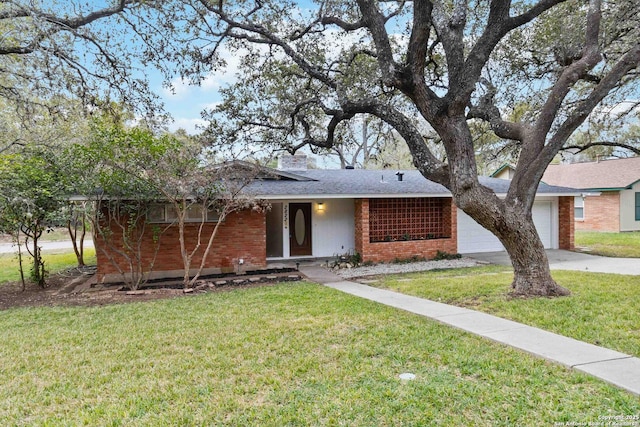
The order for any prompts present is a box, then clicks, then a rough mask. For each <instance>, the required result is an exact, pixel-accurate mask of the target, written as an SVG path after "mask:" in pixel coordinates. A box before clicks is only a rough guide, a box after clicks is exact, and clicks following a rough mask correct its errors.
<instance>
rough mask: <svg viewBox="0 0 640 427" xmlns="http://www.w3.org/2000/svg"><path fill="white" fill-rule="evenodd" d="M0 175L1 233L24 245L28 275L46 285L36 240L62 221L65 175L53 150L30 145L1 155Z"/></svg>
mask: <svg viewBox="0 0 640 427" xmlns="http://www.w3.org/2000/svg"><path fill="white" fill-rule="evenodd" d="M0 177H1V178H0V232H4V233H7V234H10V235H12V236H13V238H14V241H16V242H20V243H23V244H24V245H25V247H26V248H27V251H28V253H29V255H30V256H31V257H32V260H33V262H32V265H31V268H30V273H31V274H30V277H31V279H32V280H33V281H34V282H35V283H36V284H37V285H39V286H41V287H45V286H46V273H47V272H46V269H45V263H44V260H43V259H42V255H41V250H40V247H39V245H38V240H39V239H40V237H41V236H42V234H43V233H44V232H45V231H47V230H49V229H50V228H51V227H52V226H53V225H54V224H55V223H57V222H59V221H60V220H61V217H62V208H63V206H64V205H65V200H64V198H65V195H66V191H67V188H68V181H67V179H66V176H65V175H64V174H63V173H62V171H61V169H60V168H59V163H58V159H57V158H56V157H55V156H54V155H53V153H52V152H50V151H47V150H42V149H38V148H35V149H33V148H32V149H25V150H23V151H22V152H20V153H16V154H7V155H3V156H0ZM21 259H22V258H21ZM20 270H21V271H22V262H20Z"/></svg>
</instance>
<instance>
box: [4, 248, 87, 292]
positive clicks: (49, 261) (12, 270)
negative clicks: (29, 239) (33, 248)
mask: <svg viewBox="0 0 640 427" xmlns="http://www.w3.org/2000/svg"><path fill="white" fill-rule="evenodd" d="M43 258H44V261H45V268H46V269H47V271H48V272H49V273H57V272H58V271H62V270H65V269H67V268H71V267H75V266H76V265H77V263H78V261H77V260H76V256H75V254H74V253H73V251H71V252H69V251H68V250H64V251H63V252H60V253H57V252H54V253H52V252H47V251H45V252H43ZM30 260H31V258H30V257H29V256H28V254H25V255H24V257H23V268H24V273H25V277H26V278H28V277H29V269H30V268H31V264H30V262H29V261H30ZM84 262H85V263H86V264H87V265H95V263H96V251H95V249H93V248H85V249H84ZM19 280H20V272H19V271H18V256H17V255H16V254H0V285H2V284H3V283H6V282H17V281H19Z"/></svg>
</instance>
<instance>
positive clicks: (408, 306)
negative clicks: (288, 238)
mask: <svg viewBox="0 0 640 427" xmlns="http://www.w3.org/2000/svg"><path fill="white" fill-rule="evenodd" d="M300 272H301V273H303V274H304V275H305V276H307V278H308V279H309V280H311V281H314V282H317V283H321V284H324V285H326V286H328V287H330V288H333V289H337V290H340V291H342V292H346V293H348V294H351V295H355V296H358V297H361V298H365V299H368V300H371V301H376V302H379V303H381V304H384V305H388V306H391V307H395V308H399V309H401V310H405V311H409V312H411V313H415V314H419V315H421V316H425V317H429V318H431V319H434V320H437V321H438V322H441V323H444V324H446V325H450V326H454V327H456V328H458V329H462V330H463V331H467V332H471V333H473V334H476V335H480V336H482V337H485V338H488V339H490V340H493V341H496V342H499V343H502V344H506V345H508V346H511V347H515V348H518V349H520V350H524V351H526V352H527V353H531V354H533V355H535V356H538V357H542V358H545V359H547V360H550V361H552V362H556V363H560V364H562V365H565V366H568V367H570V368H573V369H576V370H578V371H582V372H585V373H587V374H591V375H593V376H595V377H597V378H600V379H602V380H604V381H607V382H609V383H611V384H613V385H615V386H618V387H620V388H623V389H625V390H627V391H630V392H631V393H634V394H637V395H640V359H638V358H637V357H632V356H629V355H627V354H624V353H620V352H617V351H613V350H609V349H606V348H603V347H598V346H596V345H593V344H588V343H585V342H582V341H578V340H575V339H573V338H568V337H564V336H562V335H558V334H554V333H551V332H547V331H544V330H542V329H538V328H534V327H531V326H526V325H523V324H521V323H517V322H512V321H510V320H505V319H502V318H500V317H496V316H491V315H489V314H485V313H480V312H477V311H474V310H469V309H466V308H461V307H455V306H451V305H447V304H442V303H438V302H435V301H430V300H427V299H424V298H418V297H413V296H409V295H404V294H400V293H397V292H393V291H388V290H385V289H378V288H373V287H371V286H366V285H362V284H359V283H354V282H349V281H345V280H343V279H342V278H341V277H340V276H337V275H336V274H334V273H332V272H330V271H329V270H327V269H325V268H323V267H319V266H311V265H310V266H300Z"/></svg>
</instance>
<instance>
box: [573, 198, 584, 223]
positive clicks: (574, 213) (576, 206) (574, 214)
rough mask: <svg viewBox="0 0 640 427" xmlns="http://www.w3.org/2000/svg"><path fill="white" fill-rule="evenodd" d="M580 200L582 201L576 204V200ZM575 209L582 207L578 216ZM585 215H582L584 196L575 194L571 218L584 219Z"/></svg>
mask: <svg viewBox="0 0 640 427" xmlns="http://www.w3.org/2000/svg"><path fill="white" fill-rule="evenodd" d="M578 200H581V201H582V203H581V205H577V204H576V201H578ZM576 209H582V216H578V215H576ZM584 218H585V215H584V197H583V196H576V197H574V198H573V219H574V220H576V221H584Z"/></svg>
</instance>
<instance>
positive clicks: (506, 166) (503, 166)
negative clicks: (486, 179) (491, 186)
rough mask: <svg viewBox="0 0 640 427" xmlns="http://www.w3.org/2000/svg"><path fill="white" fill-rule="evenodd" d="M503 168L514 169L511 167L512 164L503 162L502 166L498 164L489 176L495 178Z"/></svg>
mask: <svg viewBox="0 0 640 427" xmlns="http://www.w3.org/2000/svg"><path fill="white" fill-rule="evenodd" d="M505 170H515V167H513V165H512V164H509V163H504V164H503V165H502V166H500V167H499V168H498V169H496V171H495V172H494V173H492V174H491V175H489V176H490V177H491V178H495V177H496V176H498V175H500V174H501V173H502V172H503V171H505Z"/></svg>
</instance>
